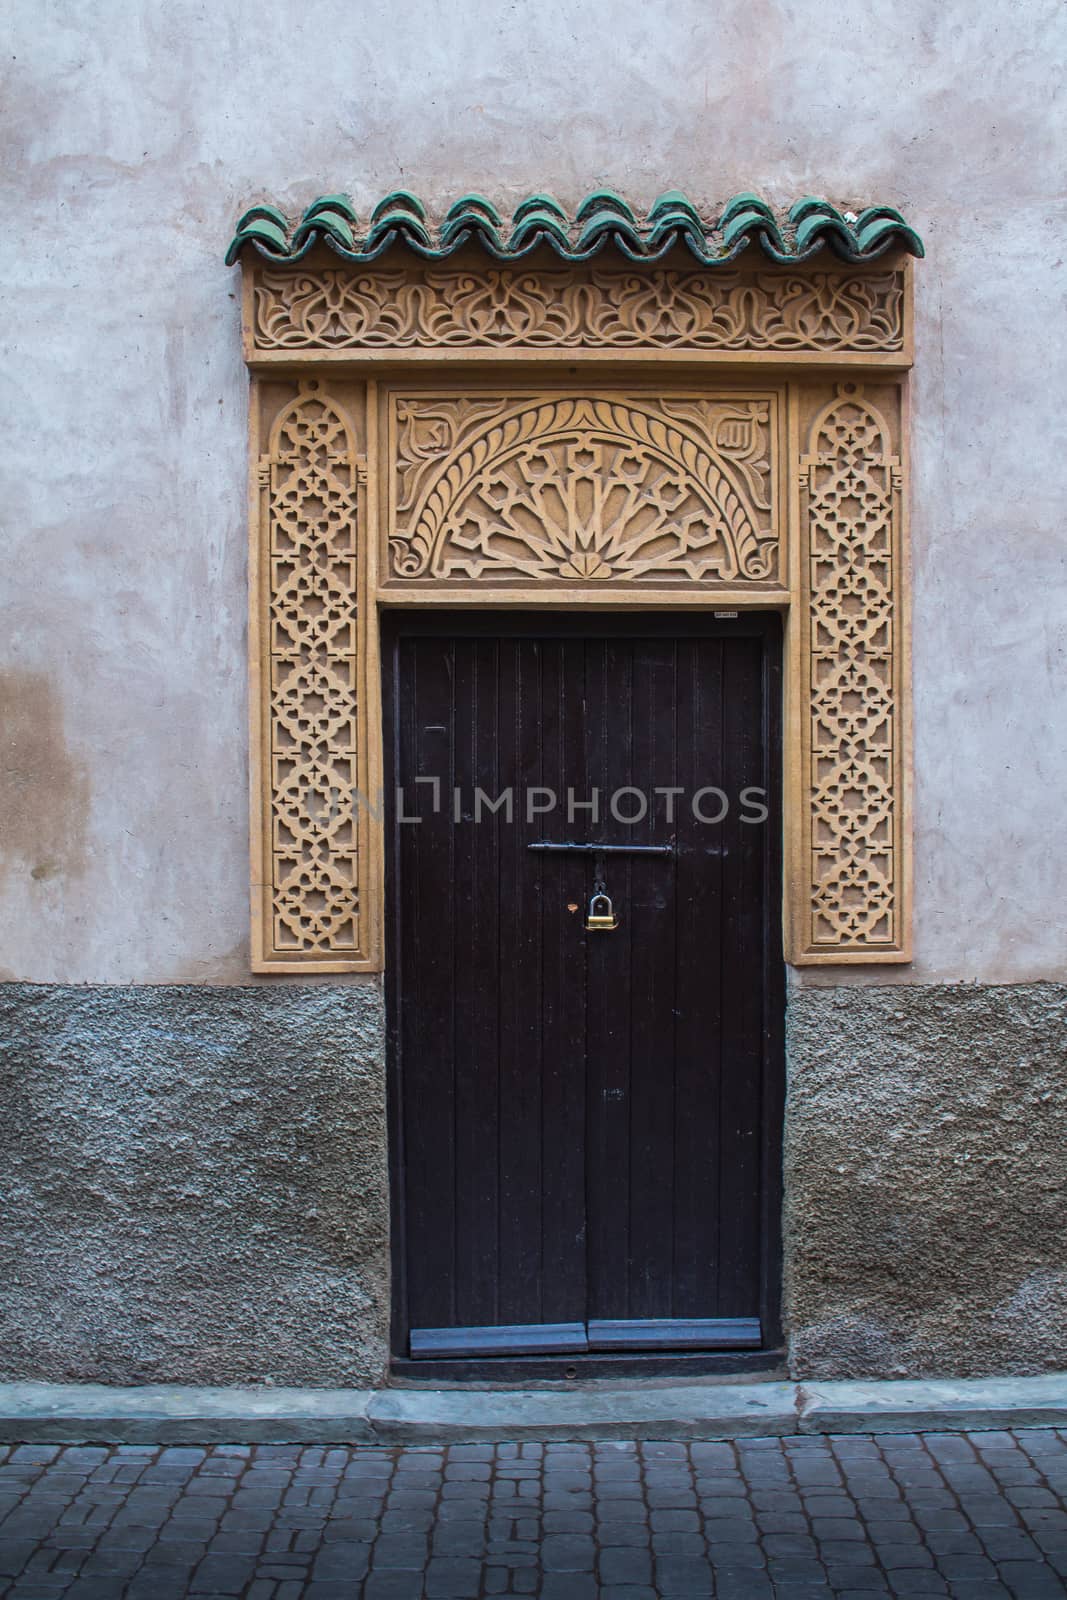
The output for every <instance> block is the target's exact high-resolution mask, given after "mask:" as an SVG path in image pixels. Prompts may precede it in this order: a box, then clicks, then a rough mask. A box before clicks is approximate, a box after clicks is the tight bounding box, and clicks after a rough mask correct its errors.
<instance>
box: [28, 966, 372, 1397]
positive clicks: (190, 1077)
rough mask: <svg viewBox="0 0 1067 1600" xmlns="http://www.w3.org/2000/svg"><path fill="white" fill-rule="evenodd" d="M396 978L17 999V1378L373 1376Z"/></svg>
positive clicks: (56, 991)
mask: <svg viewBox="0 0 1067 1600" xmlns="http://www.w3.org/2000/svg"><path fill="white" fill-rule="evenodd" d="M382 1054H383V1047H382V1016H381V999H380V991H379V989H378V986H377V985H374V984H362V985H348V986H345V987H339V988H338V987H334V988H326V987H318V988H316V987H282V986H275V987H273V988H266V987H264V988H260V989H251V988H234V989H231V988H221V987H217V988H210V989H205V988H203V987H202V986H189V987H180V988H179V987H174V988H170V987H166V988H164V987H158V988H151V987H140V988H134V989H122V988H100V989H90V988H81V989H74V988H61V987H48V988H44V987H30V986H23V985H14V984H13V985H7V986H4V987H0V1106H2V1107H3V1113H2V1115H0V1171H2V1173H3V1193H4V1205H3V1227H2V1228H0V1379H28V1378H51V1379H55V1380H57V1381H64V1380H73V1379H81V1380H82V1381H86V1382H94V1381H95V1382H117V1383H153V1382H162V1381H168V1382H178V1383H181V1382H185V1383H264V1382H270V1381H275V1382H287V1383H309V1384H355V1385H359V1384H364V1383H368V1382H369V1383H373V1382H376V1381H379V1380H380V1379H381V1377H382V1374H383V1371H384V1365H385V1360H386V1350H387V1341H388V1316H389V1285H388V1190H387V1182H386V1158H385V1130H384V1121H385V1113H384V1083H383V1072H382V1067H381V1060H382Z"/></svg>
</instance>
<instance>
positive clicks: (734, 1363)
mask: <svg viewBox="0 0 1067 1600" xmlns="http://www.w3.org/2000/svg"><path fill="white" fill-rule="evenodd" d="M389 1372H390V1378H391V1380H392V1382H393V1383H396V1384H402V1385H404V1386H405V1387H409V1386H410V1387H415V1388H417V1387H420V1386H421V1385H423V1384H431V1385H439V1384H441V1383H457V1384H468V1383H477V1384H481V1385H487V1384H488V1385H499V1386H500V1387H501V1388H513V1387H514V1386H515V1385H516V1384H520V1385H527V1384H529V1383H551V1384H565V1385H568V1386H569V1385H571V1384H574V1383H580V1382H584V1381H585V1379H587V1378H670V1377H688V1378H731V1377H734V1376H743V1375H744V1374H746V1373H756V1372H758V1373H778V1374H780V1375H781V1376H782V1377H784V1376H785V1350H784V1349H783V1348H781V1347H779V1348H777V1349H774V1350H724V1351H709V1350H699V1351H692V1352H690V1353H684V1352H674V1353H672V1354H670V1355H663V1354H659V1353H655V1354H651V1353H637V1352H635V1351H626V1352H620V1353H619V1354H618V1355H605V1354H602V1353H600V1352H597V1353H595V1354H590V1355H572V1356H493V1357H484V1356H483V1357H478V1358H472V1359H469V1360H448V1359H443V1360H439V1359H436V1358H433V1357H429V1358H427V1357H425V1356H424V1357H421V1358H420V1359H418V1360H412V1359H411V1357H410V1356H394V1357H393V1359H392V1361H391V1363H390V1367H389Z"/></svg>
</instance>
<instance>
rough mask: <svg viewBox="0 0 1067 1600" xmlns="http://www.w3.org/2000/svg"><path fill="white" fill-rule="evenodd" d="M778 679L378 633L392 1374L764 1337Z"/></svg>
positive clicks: (757, 670)
mask: <svg viewBox="0 0 1067 1600" xmlns="http://www.w3.org/2000/svg"><path fill="white" fill-rule="evenodd" d="M779 658H780V644H779V624H778V619H777V618H776V617H773V616H768V617H755V618H751V619H739V620H737V621H733V622H730V621H712V620H710V619H709V620H708V621H704V620H703V619H700V618H698V619H686V618H664V617H658V616H630V617H625V616H623V617H619V616H614V617H608V618H590V617H588V616H587V615H586V616H577V617H561V616H557V615H553V614H541V615H534V616H530V615H521V616H507V615H501V614H494V615H492V616H486V615H475V614H468V615H463V614H452V615H450V616H447V617H445V616H434V617H423V616H418V617H414V616H403V615H393V616H392V617H390V618H387V627H386V651H385V659H386V674H385V677H386V726H387V729H388V730H389V737H388V741H387V742H388V744H389V747H390V748H389V751H388V761H387V766H388V768H389V770H388V773H387V777H388V783H387V795H388V796H389V806H390V826H389V829H388V837H389V846H388V852H387V877H388V883H389V890H390V894H389V921H390V927H389V949H390V961H389V979H388V1005H389V1019H390V1053H391V1089H392V1119H393V1149H394V1179H393V1186H394V1213H395V1214H394V1238H395V1266H396V1275H397V1304H396V1354H397V1355H398V1356H399V1357H401V1358H405V1357H415V1358H420V1357H421V1358H438V1359H442V1358H451V1359H457V1358H466V1359H471V1358H479V1357H508V1356H511V1357H515V1356H525V1357H529V1356H534V1355H537V1356H540V1357H548V1356H553V1355H555V1356H562V1357H567V1358H568V1359H571V1358H574V1357H583V1356H587V1355H590V1354H593V1355H595V1354H597V1353H601V1354H604V1353H610V1352H615V1353H617V1352H620V1351H628V1352H634V1351H652V1350H656V1351H660V1352H663V1351H674V1350H683V1351H684V1350H688V1351H693V1350H702V1351H708V1350H723V1349H732V1350H738V1349H760V1348H763V1349H766V1348H767V1347H768V1346H770V1345H773V1344H774V1343H775V1342H776V1341H777V1337H778V1326H777V1304H776V1299H777V1290H776V1281H777V1274H776V1261H777V1226H778V1225H777V1210H778V1195H779V1184H778V1164H779V1155H778V1152H779V1124H780V1054H781V1049H780V1038H779V1033H780V1014H781V1007H782V963H781V946H780V936H779V926H778V925H779V916H780V911H779V906H780V872H779V850H780V834H781V823H780V816H779V811H778V792H779V782H778V772H777V759H778V742H779V740H778V722H777V718H778V700H779ZM594 794H595V795H596V810H595V811H594V809H593V807H592V806H591V804H590V802H591V801H592V799H593V796H594ZM761 808H762V809H764V815H763V817H762V820H761V816H760V812H761ZM723 813H725V814H723ZM575 845H578V846H583V847H585V848H580V849H576V848H560V847H561V846H575ZM598 882H602V883H603V884H604V886H605V888H606V892H607V893H608V894H609V896H610V898H611V901H612V906H613V909H614V913H615V915H616V917H617V920H618V926H617V928H615V929H614V930H613V931H589V930H587V928H586V918H587V912H588V908H589V902H590V898H591V896H592V894H593V893H594V890H595V888H596V886H597V884H598ZM599 909H601V910H603V909H604V908H599Z"/></svg>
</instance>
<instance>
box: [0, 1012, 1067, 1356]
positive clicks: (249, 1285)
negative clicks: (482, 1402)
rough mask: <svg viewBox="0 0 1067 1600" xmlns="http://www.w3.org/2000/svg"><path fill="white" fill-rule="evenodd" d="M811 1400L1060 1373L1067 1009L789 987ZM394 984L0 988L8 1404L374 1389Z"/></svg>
mask: <svg viewBox="0 0 1067 1600" xmlns="http://www.w3.org/2000/svg"><path fill="white" fill-rule="evenodd" d="M788 1049H789V1099H788V1109H787V1121H786V1215H785V1243H786V1320H787V1327H788V1332H789V1348H790V1363H791V1370H792V1372H793V1374H794V1376H796V1377H798V1378H801V1379H803V1378H819V1379H825V1378H837V1377H902V1376H907V1377H928V1376H956V1377H967V1376H984V1375H988V1374H1002V1373H1040V1372H1042V1371H1054V1370H1056V1369H1064V1368H1067V1246H1065V1242H1064V1241H1065V1238H1067V1226H1065V1223H1067V1215H1065V1212H1067V1198H1065V1197H1067V987H1064V986H1059V985H1053V984H1033V985H1011V986H1004V987H981V986H958V987H940V986H929V987H919V986H915V987H910V986H901V985H894V986H892V987H886V988H880V987H860V988H851V987H850V988H811V989H796V990H794V992H793V993H792V995H791V997H790V1003H789V1018H788ZM383 1062H384V1029H383V1019H382V1006H381V996H380V990H379V988H378V986H377V985H376V984H375V983H372V982H368V983H359V984H344V985H342V984H338V985H333V984H328V985H327V984H324V985H319V986H313V987H290V986H288V985H285V984H278V985H263V986H259V987H253V988H233V989H220V988H205V987H192V986H189V987H184V986H183V987H168V988H149V987H140V988H58V987H57V988H51V987H35V986H28V985H17V984H11V985H6V986H0V1381H2V1380H4V1379H8V1380H45V1381H52V1382H70V1381H80V1382H83V1383H84V1382H98V1383H122V1384H146V1383H184V1384H250V1385H253V1384H262V1383H264V1382H275V1383H278V1384H302V1385H311V1386H316V1385H318V1386H339V1385H353V1386H355V1385H375V1384H378V1383H380V1382H381V1381H382V1380H383V1378H384V1376H385V1371H386V1361H387V1327H388V1303H389V1267H388V1163H387V1148H386V1133H385V1109H384V1101H385V1094H384V1076H385V1075H384V1066H383Z"/></svg>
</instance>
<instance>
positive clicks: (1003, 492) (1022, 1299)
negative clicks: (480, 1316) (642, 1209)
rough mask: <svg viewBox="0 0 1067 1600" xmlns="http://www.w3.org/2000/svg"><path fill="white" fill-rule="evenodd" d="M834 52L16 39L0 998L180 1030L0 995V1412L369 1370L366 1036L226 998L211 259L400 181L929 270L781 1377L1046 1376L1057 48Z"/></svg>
mask: <svg viewBox="0 0 1067 1600" xmlns="http://www.w3.org/2000/svg"><path fill="white" fill-rule="evenodd" d="M827 17H828V13H827V8H826V6H825V4H824V3H823V0H758V3H754V0H715V3H714V4H709V3H708V0H672V3H670V4H667V3H666V0H652V3H646V4H638V3H636V0H634V3H630V4H619V3H618V0H543V3H542V4H539V5H537V6H532V5H525V6H512V7H502V6H499V5H497V4H495V3H492V0H466V3H465V4H463V5H458V4H456V5H450V4H442V3H441V0H395V3H394V4H392V5H390V6H387V7H383V6H381V5H378V4H372V3H371V0H352V3H350V4H349V5H347V6H343V7H336V6H332V7H327V6H325V5H322V4H321V3H319V0H311V3H309V0H276V3H274V4H271V5H266V6H265V5H263V4H261V3H253V0H217V3H215V4H213V5H211V6H207V7H205V6H203V5H201V4H194V3H193V0H171V3H170V4H168V5H166V6H160V5H158V4H155V3H151V0H108V4H106V5H104V6H100V5H99V4H96V3H93V0H62V3H61V0H43V3H42V0H16V3H15V5H14V6H13V7H9V8H8V15H7V16H6V19H5V23H6V25H5V44H6V46H7V48H6V49H5V51H4V59H3V61H2V63H0V78H2V93H0V106H2V107H3V112H2V115H3V118H4V138H3V143H4V152H5V159H4V162H3V165H2V169H0V214H2V216H3V220H4V254H5V261H4V271H3V275H2V283H3V294H4V329H5V358H4V362H3V365H2V382H3V402H4V450H3V453H2V458H0V474H2V495H0V505H2V506H3V520H4V528H3V539H4V556H5V560H4V569H3V570H4V578H3V584H2V588H0V717H2V731H0V978H5V977H6V978H10V979H19V980H28V982H29V983H32V984H41V985H60V986H61V985H81V984H89V985H104V986H106V985H134V986H138V985H173V986H176V987H171V988H160V989H159V990H158V991H153V990H151V989H145V988H119V989H112V988H106V987H102V988H99V989H76V988H63V987H57V988H55V989H35V988H30V987H20V986H17V985H16V986H12V987H11V988H9V989H7V990H0V1001H2V1002H3V1004H4V1006H5V1008H6V1010H7V1015H6V1018H5V1023H6V1026H5V1039H4V1042H5V1045H6V1051H5V1056H4V1070H5V1074H6V1075H5V1077H4V1080H3V1085H2V1091H0V1092H2V1094H3V1099H2V1101H0V1136H2V1138H3V1139H4V1140H6V1141H8V1148H7V1150H6V1153H0V1169H2V1170H3V1172H4V1175H5V1189H10V1191H11V1198H10V1199H8V1200H7V1201H6V1206H5V1210H6V1216H5V1223H6V1227H5V1230H4V1239H3V1243H2V1244H0V1250H2V1251H4V1252H9V1255H8V1256H5V1257H4V1258H3V1260H2V1261H0V1304H2V1305H3V1307H4V1314H5V1321H4V1323H3V1325H2V1326H0V1363H2V1365H0V1374H2V1375H3V1376H12V1377H16V1376H17V1377H28V1376H48V1377H54V1378H63V1377H79V1378H83V1379H88V1378H102V1379H124V1380H127V1381H130V1380H136V1379H139V1378H140V1379H145V1380H149V1379H156V1378H168V1379H176V1380H181V1379H185V1380H188V1381H212V1382H226V1381H255V1380H258V1379H262V1378H265V1377H268V1376H274V1377H278V1378H279V1379H285V1380H286V1381H292V1382H300V1381H307V1382H331V1383H332V1382H361V1381H364V1380H370V1379H373V1378H375V1377H377V1376H378V1375H379V1374H380V1372H381V1368H382V1362H383V1359H384V1349H385V1342H384V1341H385V1321H386V1299H387V1284H386V1248H385V1235H386V1193H385V1176H384V1164H385V1154H384V1151H385V1142H384V1133H383V1114H382V1076H383V1074H382V1067H381V1059H382V1046H381V1021H380V1009H379V992H378V988H377V986H376V985H375V984H368V983H365V982H354V983H350V984H344V983H329V984H326V985H318V986H316V985H301V986H298V987H290V986H287V985H286V983H285V982H278V983H274V982H260V983H258V984H257V985H254V986H252V987H247V986H248V985H249V984H250V981H251V980H250V978H249V973H248V942H247V925H248V850H247V798H246V797H247V769H246V743H247V705H246V690H245V671H246V666H245V613H246V599H245V559H246V556H245V552H246V530H245V503H246V502H245V494H246V479H245V471H246V468H245V449H246V435H245V421H246V380H245V374H244V371H243V368H242V365H241V359H240V349H239V310H238V301H237V274H236V273H235V272H231V271H229V270H227V269H226V268H225V267H224V266H223V263H222V255H223V251H224V249H225V245H226V242H227V240H228V237H229V235H230V232H231V229H232V224H233V221H234V219H235V217H236V215H237V214H238V212H239V211H240V210H241V209H242V208H243V207H244V206H245V205H246V204H248V203H249V202H250V201H252V200H255V199H260V198H268V197H269V198H274V199H276V200H278V201H279V202H280V203H282V204H283V205H284V206H287V207H288V208H289V209H291V210H297V209H299V208H300V207H301V206H302V205H303V204H304V203H306V201H307V200H308V199H309V198H310V197H312V196H313V195H316V194H318V193H321V192H324V191H327V190H331V189H338V188H340V189H345V190H347V191H349V192H350V193H351V194H352V196H353V198H354V200H355V201H356V203H357V205H358V206H359V207H360V208H361V210H362V211H363V212H364V213H366V211H367V210H368V209H369V207H370V205H371V204H372V203H373V202H374V201H375V200H376V199H377V198H379V197H380V195H381V194H383V193H384V192H385V191H386V190H388V189H390V188H392V187H394V186H396V185H397V184H401V183H403V184H405V185H409V186H413V187H415V188H416V189H418V190H419V191H420V192H421V193H422V194H423V196H424V197H425V198H426V200H427V201H428V202H429V203H430V205H431V207H434V208H440V207H442V206H443V205H444V204H446V203H447V202H448V201H449V200H450V199H452V198H454V197H455V196H456V195H458V194H459V193H461V192H463V191H464V190H466V189H469V188H472V187H473V188H481V189H485V190H487V191H488V192H490V193H491V194H493V195H494V196H496V197H497V198H498V199H499V200H500V201H501V202H503V203H504V204H506V205H510V204H512V203H513V202H514V201H515V200H516V199H517V198H519V197H520V196H521V195H522V194H524V193H526V192H528V191H529V190H532V189H537V188H547V189H549V190H552V191H554V192H555V193H556V194H557V195H558V196H559V197H560V198H561V199H562V200H564V201H567V202H571V203H573V202H574V201H576V200H577V199H578V198H579V197H580V196H581V195H582V194H584V193H585V192H586V191H587V190H588V189H589V188H591V187H593V186H594V185H597V184H600V183H607V184H610V185H612V186H614V187H616V188H618V189H620V190H622V191H623V192H625V193H627V194H628V195H629V196H630V197H631V198H632V199H633V200H634V201H635V202H636V203H638V204H646V203H647V202H649V201H650V200H651V199H652V198H653V197H654V196H655V195H656V194H657V193H658V192H659V191H660V190H662V189H664V188H666V187H668V186H675V185H677V186H680V187H683V188H686V189H687V190H688V191H689V192H690V193H691V194H692V195H693V197H694V198H695V199H696V200H698V201H700V202H701V203H702V204H703V205H705V206H708V207H709V208H710V207H712V206H714V204H715V202H716V201H717V200H720V199H721V198H723V197H725V196H727V195H730V194H732V193H734V192H735V191H737V190H741V189H747V188H754V189H757V190H759V191H761V192H762V193H763V194H765V195H766V196H767V197H768V198H769V199H771V200H773V201H776V202H785V201H788V200H791V199H792V198H794V197H795V196H797V195H799V194H802V193H805V192H814V193H817V194H825V195H827V196H828V197H830V198H831V199H833V200H835V201H836V202H838V203H840V204H843V205H857V204H861V203H863V202H865V201H868V200H879V201H888V202H894V203H896V204H898V205H899V206H901V208H902V209H903V210H904V211H905V213H906V214H907V215H908V217H909V219H911V220H913V221H914V222H915V223H916V225H917V226H918V227H919V229H920V231H921V232H922V234H923V235H924V237H925V239H926V241H927V245H928V251H929V258H928V260H927V261H926V262H924V263H921V264H919V265H918V267H917V271H916V282H917V293H918V307H917V310H918V367H917V371H916V373H915V378H914V383H913V391H912V394H913V419H912V420H913V427H912V444H913V524H912V526H913V550H914V575H915V611H914V673H915V753H916V794H915V817H916V895H915V905H916V941H915V943H916V961H915V963H914V966H913V967H912V968H911V969H910V970H909V969H904V970H902V971H899V972H897V971H892V970H888V969H879V970H878V971H876V972H864V971H862V970H858V969H849V970H846V971H832V970H829V969H827V970H824V971H822V972H819V973H807V974H804V975H798V976H797V979H796V984H795V987H794V991H793V995H792V1010H791V1025H790V1040H791V1044H790V1049H791V1063H790V1076H791V1088H790V1112H789V1128H788V1146H789V1171H788V1182H789V1186H790V1199H789V1221H790V1237H789V1260H790V1288H789V1314H790V1320H791V1327H792V1330H793V1341H794V1343H793V1351H794V1360H795V1364H796V1367H797V1370H798V1372H801V1373H806V1374H814V1373H827V1372H832V1373H835V1374H836V1373H843V1372H856V1373H893V1372H899V1371H908V1372H923V1371H925V1372H935V1371H940V1372H945V1371H953V1372H979V1371H989V1370H1007V1369H1023V1368H1025V1369H1028V1370H1036V1369H1037V1368H1039V1367H1042V1366H1047V1365H1050V1364H1051V1365H1054V1364H1057V1363H1058V1364H1060V1365H1067V1347H1065V1346H1064V1328H1065V1326H1067V1304H1065V1300H1067V1290H1065V1279H1064V1266H1063V1259H1062V1251H1061V1249H1060V1246H1059V1242H1058V1240H1059V1234H1060V1233H1061V1232H1062V1215H1061V1213H1062V1205H1061V1203H1060V1193H1061V1192H1062V1191H1059V1190H1058V1189H1057V1185H1062V1184H1063V1182H1064V1177H1065V1175H1064V1172H1063V1167H1062V1163H1063V1155H1062V1151H1063V1148H1064V1137H1063V1135H1064V1129H1063V1126H1062V1118H1063V1106H1064V1103H1065V1098H1064V1091H1065V1088H1067V1085H1065V1083H1064V1078H1065V1076H1067V1046H1065V1043H1064V1034H1063V1005H1064V999H1063V990H1062V989H1057V988H1055V987H1021V985H1024V984H1030V983H1031V982H1032V980H1036V979H1059V980H1063V979H1067V939H1065V938H1064V909H1063V908H1064V906H1065V905H1067V853H1065V852H1064V851H1063V850H1061V849H1058V848H1055V841H1057V840H1058V838H1059V835H1060V832H1061V828H1062V804H1063V802H1062V796H1063V793H1064V792H1065V790H1067V744H1065V741H1064V740H1063V738H1062V729H1061V723H1062V713H1061V712H1060V711H1059V709H1058V708H1059V707H1060V706H1061V705H1062V703H1063V696H1064V689H1065V677H1067V667H1065V661H1067V571H1065V566H1067V542H1065V538H1064V532H1063V516H1062V511H1063V505H1064V503H1065V501H1067V408H1065V407H1064V406H1063V405H1062V404H1060V403H1059V399H1058V393H1057V386H1058V385H1059V383H1060V382H1061V381H1062V380H1061V376H1060V375H1061V374H1062V372H1063V370H1064V369H1065V366H1067V360H1065V357H1067V348H1065V346H1067V317H1065V316H1064V272H1065V270H1067V269H1065V268H1064V266H1063V259H1064V251H1063V236H1064V223H1065V213H1067V201H1065V199H1064V196H1063V193H1062V189H1061V188H1060V187H1057V185H1058V174H1059V172H1060V169H1061V166H1062V159H1061V158H1062V152H1063V148H1064V139H1065V128H1064V104H1065V100H1064V97H1063V96H1062V95H1061V94H1059V93H1058V91H1059V89H1060V87H1061V85H1060V78H1061V76H1062V72H1063V66H1062V64H1063V62H1064V61H1065V60H1067V12H1065V11H1064V9H1063V8H1062V6H1061V5H1060V4H1059V3H1058V0H1021V3H1020V4H1018V5H1016V6H1015V7H1014V8H1012V10H1011V12H1010V15H1009V14H1008V13H1006V12H1005V10H1004V8H1003V7H1001V6H997V5H995V4H993V3H992V0H988V3H986V4H984V5H977V6H976V5H975V4H974V3H973V0H867V3H866V4H864V5H862V6H851V7H850V6H846V7H844V8H839V9H838V10H837V11H836V12H834V14H833V19H832V25H828V22H827ZM1050 841H1052V845H1051V846H1050ZM941 980H946V981H948V982H951V983H953V984H964V985H966V987H958V988H941V987H938V986H937V984H938V983H939V982H940V981H941ZM996 984H1000V985H1007V987H1000V988H991V987H984V986H988V985H996ZM227 985H233V986H246V987H242V988H239V987H232V988H231V987H224V986H227ZM834 985H838V986H842V987H837V988H834V987H832V986H834ZM868 985H874V987H867V986H868ZM901 985H903V986H901ZM827 986H831V987H827ZM972 986H977V987H972ZM1057 1119H1059V1123H1058V1124H1057Z"/></svg>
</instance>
